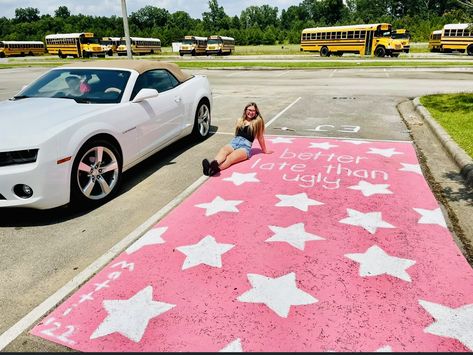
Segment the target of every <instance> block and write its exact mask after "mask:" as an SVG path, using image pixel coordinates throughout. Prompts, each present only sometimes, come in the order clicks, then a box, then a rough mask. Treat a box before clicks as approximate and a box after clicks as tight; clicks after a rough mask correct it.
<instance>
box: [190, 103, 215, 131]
mask: <svg viewBox="0 0 473 355" xmlns="http://www.w3.org/2000/svg"><path fill="white" fill-rule="evenodd" d="M210 124H211V115H210V104H209V103H208V101H207V100H201V101H200V102H199V105H197V110H196V111H195V119H194V127H193V129H192V137H193V138H195V139H197V140H202V139H205V138H206V137H207V136H208V135H209V133H210Z"/></svg>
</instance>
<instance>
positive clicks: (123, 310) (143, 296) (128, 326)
mask: <svg viewBox="0 0 473 355" xmlns="http://www.w3.org/2000/svg"><path fill="white" fill-rule="evenodd" d="M103 307H104V308H105V310H106V311H107V312H108V316H107V318H105V320H104V321H103V322H102V323H100V325H99V326H98V327H97V329H95V331H94V332H93V333H92V335H91V336H90V339H96V338H99V337H102V336H104V335H108V334H112V333H115V332H117V333H120V334H121V335H123V336H124V337H127V338H128V339H130V340H132V341H134V342H136V343H138V342H139V341H140V340H141V338H142V337H143V334H144V332H145V331H146V327H147V326H148V322H149V321H150V319H152V318H154V317H157V316H159V315H160V314H163V313H164V312H167V311H169V310H170V309H171V308H173V307H175V305H174V304H169V303H164V302H156V301H153V287H152V286H147V287H145V288H144V289H142V290H141V291H139V292H138V293H136V294H135V295H134V296H132V297H131V298H129V299H127V300H104V301H103Z"/></svg>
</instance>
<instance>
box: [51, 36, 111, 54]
mask: <svg viewBox="0 0 473 355" xmlns="http://www.w3.org/2000/svg"><path fill="white" fill-rule="evenodd" d="M45 39H46V48H47V49H48V52H49V54H52V55H58V56H59V57H60V58H66V57H67V56H72V57H74V58H89V57H105V49H104V48H103V47H102V46H101V45H100V42H99V39H98V38H96V37H95V36H94V34H93V33H92V32H81V33H58V34H50V35H47V36H46V38H45Z"/></svg>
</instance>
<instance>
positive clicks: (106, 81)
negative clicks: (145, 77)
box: [13, 68, 130, 104]
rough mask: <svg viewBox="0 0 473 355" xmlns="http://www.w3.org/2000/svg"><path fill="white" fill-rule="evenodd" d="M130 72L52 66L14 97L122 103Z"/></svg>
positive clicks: (93, 102) (16, 98)
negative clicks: (51, 68)
mask: <svg viewBox="0 0 473 355" xmlns="http://www.w3.org/2000/svg"><path fill="white" fill-rule="evenodd" d="M129 77H130V72H129V71H125V70H106V69H88V68H87V69H83V68H81V69H72V68H71V69H70V68H65V69H53V70H51V71H49V72H47V73H46V74H45V75H43V76H41V77H40V78H39V79H37V80H36V81H34V82H33V83H31V84H30V85H28V86H27V87H26V88H24V89H23V90H22V91H21V92H20V93H19V94H18V95H16V96H15V97H14V98H13V99H15V100H18V99H23V98H31V97H52V98H61V99H72V100H75V101H76V102H78V103H92V104H109V103H119V102H120V101H121V99H122V95H123V92H124V91H125V87H126V84H127V82H128V78H129Z"/></svg>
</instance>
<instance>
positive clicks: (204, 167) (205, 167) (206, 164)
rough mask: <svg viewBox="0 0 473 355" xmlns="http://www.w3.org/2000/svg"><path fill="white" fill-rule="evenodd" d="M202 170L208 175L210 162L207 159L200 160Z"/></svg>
mask: <svg viewBox="0 0 473 355" xmlns="http://www.w3.org/2000/svg"><path fill="white" fill-rule="evenodd" d="M202 172H203V173H204V175H206V176H210V163H209V161H208V160H207V159H204V160H202Z"/></svg>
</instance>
